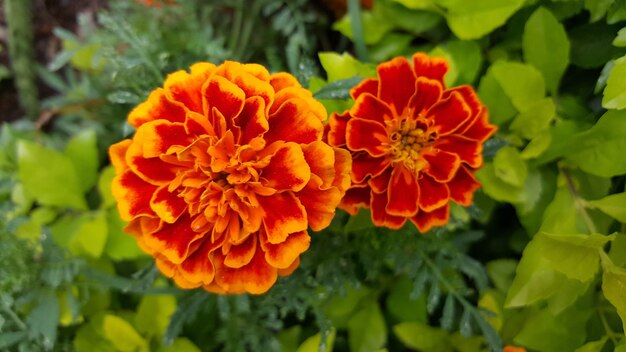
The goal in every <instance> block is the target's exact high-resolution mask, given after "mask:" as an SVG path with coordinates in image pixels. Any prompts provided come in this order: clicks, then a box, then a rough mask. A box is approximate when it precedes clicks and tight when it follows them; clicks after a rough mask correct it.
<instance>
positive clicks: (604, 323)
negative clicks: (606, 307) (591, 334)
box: [596, 307, 618, 346]
mask: <svg viewBox="0 0 626 352" xmlns="http://www.w3.org/2000/svg"><path fill="white" fill-rule="evenodd" d="M596 311H597V312H598V315H599V316H600V320H601V321H602V326H603V327H604V331H605V332H606V336H608V337H609V339H611V341H612V342H613V344H614V345H615V346H617V345H618V339H617V336H615V331H613V329H611V326H610V325H609V322H608V321H607V320H606V316H604V312H603V311H602V309H601V308H600V307H597V308H596Z"/></svg>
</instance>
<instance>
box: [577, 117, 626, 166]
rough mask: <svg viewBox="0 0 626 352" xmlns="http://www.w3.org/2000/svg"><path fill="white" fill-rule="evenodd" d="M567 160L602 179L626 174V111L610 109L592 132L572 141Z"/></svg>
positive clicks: (582, 134) (588, 131) (586, 132)
mask: <svg viewBox="0 0 626 352" xmlns="http://www.w3.org/2000/svg"><path fill="white" fill-rule="evenodd" d="M569 144H570V146H569V149H568V154H567V160H569V161H570V162H572V163H574V164H575V165H577V166H578V167H580V168H581V169H582V170H583V171H585V172H587V173H590V174H592V175H597V176H601V177H613V176H616V175H621V174H624V173H626V163H623V162H616V160H622V158H623V154H624V150H626V110H621V111H618V110H610V111H608V112H607V113H605V114H604V115H603V116H602V117H601V118H600V120H598V122H597V123H596V124H595V125H594V126H593V127H592V128H591V129H589V130H587V131H585V132H582V133H580V134H577V135H575V136H574V137H573V138H572V139H571V140H570V141H569Z"/></svg>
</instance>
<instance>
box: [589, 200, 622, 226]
mask: <svg viewBox="0 0 626 352" xmlns="http://www.w3.org/2000/svg"><path fill="white" fill-rule="evenodd" d="M587 204H588V205H589V206H591V207H592V208H596V209H600V210H601V211H602V212H603V213H605V214H607V215H609V216H611V217H613V218H614V219H617V220H619V221H620V222H623V223H626V193H617V194H611V195H609V196H606V197H604V198H602V199H598V200H591V201H588V202H587Z"/></svg>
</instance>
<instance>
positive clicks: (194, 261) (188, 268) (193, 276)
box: [178, 240, 215, 285]
mask: <svg viewBox="0 0 626 352" xmlns="http://www.w3.org/2000/svg"><path fill="white" fill-rule="evenodd" d="M212 247H214V245H213V246H212V245H211V243H210V241H208V240H205V241H204V242H203V243H202V245H201V246H200V247H199V248H198V249H197V250H196V251H195V252H193V253H192V254H191V255H190V256H189V257H187V259H185V261H184V262H182V264H180V266H179V268H178V272H179V273H180V275H181V276H182V277H183V278H184V279H185V280H187V281H188V282H194V283H198V285H200V284H204V285H206V284H209V283H210V282H211V281H213V278H214V277H215V268H214V267H213V263H211V260H210V259H209V253H210V250H211V249H212Z"/></svg>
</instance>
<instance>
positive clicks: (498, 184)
mask: <svg viewBox="0 0 626 352" xmlns="http://www.w3.org/2000/svg"><path fill="white" fill-rule="evenodd" d="M476 178H477V179H478V180H479V181H480V183H481V184H482V188H483V191H484V192H485V193H486V194H487V195H488V196H489V197H491V198H493V199H495V200H498V201H501V202H507V203H519V202H521V201H522V200H523V197H524V192H523V189H522V188H521V187H516V186H512V185H510V184H508V183H506V182H504V181H502V180H501V179H500V178H499V177H498V176H497V175H496V171H495V167H494V165H493V163H485V164H484V165H483V167H482V168H481V169H479V170H478V171H477V172H476Z"/></svg>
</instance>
